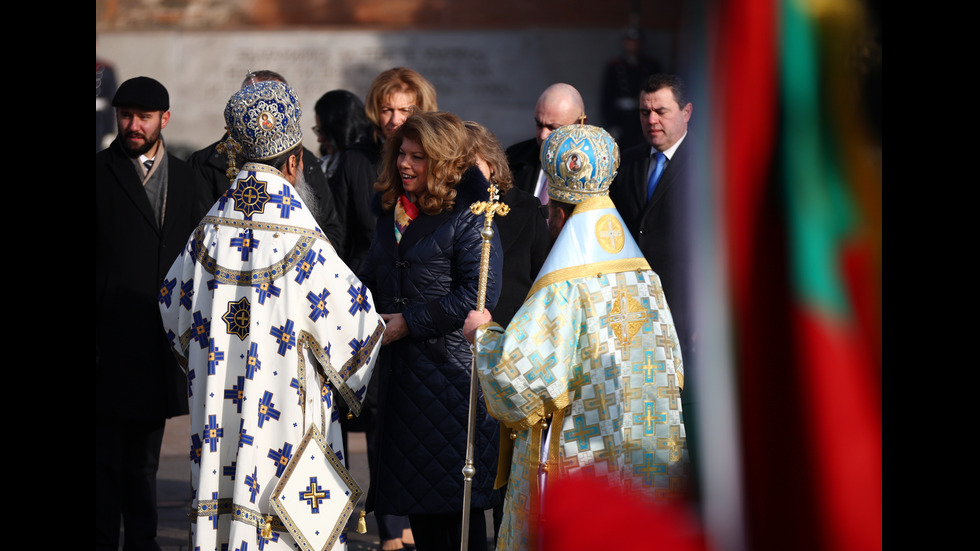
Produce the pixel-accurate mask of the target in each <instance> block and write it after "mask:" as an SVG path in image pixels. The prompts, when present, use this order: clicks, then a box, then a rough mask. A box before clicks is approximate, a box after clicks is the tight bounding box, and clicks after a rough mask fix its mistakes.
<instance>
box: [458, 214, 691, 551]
mask: <svg viewBox="0 0 980 551" xmlns="http://www.w3.org/2000/svg"><path fill="white" fill-rule="evenodd" d="M476 342H477V352H478V358H477V363H478V372H479V377H480V384H481V385H482V386H483V392H484V396H485V397H486V400H487V403H488V406H489V410H490V412H491V414H492V415H493V416H494V417H496V418H497V419H499V420H500V421H501V422H502V423H504V424H505V425H506V426H507V427H508V428H510V429H512V431H513V434H514V435H515V437H514V440H513V451H512V454H511V456H510V458H511V462H510V469H509V473H507V472H506V458H505V451H504V449H503V447H504V446H503V444H506V442H504V441H503V440H504V439H503V438H502V449H501V469H500V470H498V485H500V484H503V482H504V479H505V477H507V476H508V475H509V483H508V486H507V497H506V501H505V503H504V519H503V525H502V526H501V528H500V534H499V536H498V544H497V549H503V550H512V549H536V548H537V545H538V542H537V536H536V526H537V523H538V521H539V515H540V514H541V511H540V507H539V504H540V498H541V496H540V490H539V480H540V479H539V474H541V473H547V481H548V483H550V482H553V481H554V480H556V479H557V478H559V477H561V476H564V475H570V474H584V475H591V476H595V477H597V478H600V479H602V480H605V481H607V482H608V483H609V484H611V485H613V486H615V487H619V488H623V489H625V490H627V491H630V492H637V493H640V494H643V495H646V496H648V497H650V498H652V499H665V498H670V497H674V496H677V495H679V493H680V491H681V487H682V486H683V480H684V478H685V476H686V464H687V448H686V444H685V432H684V422H683V417H682V413H681V412H682V409H681V399H680V390H681V387H682V386H683V381H684V378H683V366H682V360H681V351H680V347H679V345H678V341H677V336H676V334H675V331H674V325H673V321H672V319H671V315H670V309H669V308H668V307H667V302H666V300H665V297H664V294H663V290H662V288H661V286H660V279H659V277H658V276H657V274H655V273H654V272H653V271H652V270H651V269H650V266H649V265H648V264H647V262H646V260H645V259H644V258H643V254H642V253H641V252H640V250H639V248H638V247H637V246H636V243H635V242H634V241H633V239H632V237H631V236H630V235H629V233H628V231H626V229H625V225H624V224H623V220H622V218H621V217H620V216H619V213H618V212H617V211H616V208H615V206H614V205H613V203H612V201H611V200H610V199H609V198H608V197H605V196H600V197H595V198H592V199H588V200H586V201H584V202H582V203H579V204H578V205H577V206H576V208H575V211H574V212H573V214H572V216H571V217H570V218H569V219H568V221H567V222H566V224H565V227H564V228H563V229H562V232H561V234H560V235H559V237H558V240H557V241H556V243H555V246H554V247H553V248H552V250H551V253H550V255H549V256H548V259H547V260H546V261H545V264H544V266H543V267H542V269H541V271H540V273H539V275H538V279H537V281H536V282H535V284H534V285H533V286H532V288H531V291H530V292H529V293H528V298H527V300H526V301H525V302H524V305H523V306H522V308H521V309H520V310H519V311H518V312H517V314H516V315H515V316H514V318H513V320H511V322H510V325H509V326H508V327H507V329H506V331H505V330H504V329H502V328H501V327H500V326H499V325H497V324H494V323H489V324H486V325H484V326H482V327H481V328H480V329H479V330H478V331H477V336H476ZM546 425H550V426H551V428H550V432H551V433H550V437H549V444H548V447H547V449H542V447H543V445H544V442H543V440H542V435H543V432H544V431H543V429H544V427H545V426H546ZM545 491H547V489H546V488H545ZM584 518H585V517H583V520H584Z"/></svg>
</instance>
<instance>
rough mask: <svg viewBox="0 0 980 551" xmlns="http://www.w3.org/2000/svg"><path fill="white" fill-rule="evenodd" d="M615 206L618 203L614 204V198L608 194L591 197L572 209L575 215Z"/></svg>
mask: <svg viewBox="0 0 980 551" xmlns="http://www.w3.org/2000/svg"><path fill="white" fill-rule="evenodd" d="M614 208H616V205H615V204H613V202H612V199H610V198H609V196H608V195H600V196H599V197H590V198H588V199H586V200H585V201H582V202H581V203H578V204H577V205H575V210H573V211H572V215H573V216H574V215H576V214H581V213H583V212H588V211H590V210H598V209H614Z"/></svg>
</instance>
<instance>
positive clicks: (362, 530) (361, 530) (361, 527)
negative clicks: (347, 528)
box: [357, 509, 367, 534]
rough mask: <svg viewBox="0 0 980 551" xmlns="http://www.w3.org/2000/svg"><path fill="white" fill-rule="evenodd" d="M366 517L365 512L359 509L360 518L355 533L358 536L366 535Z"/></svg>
mask: <svg viewBox="0 0 980 551" xmlns="http://www.w3.org/2000/svg"><path fill="white" fill-rule="evenodd" d="M366 516H367V511H365V510H364V509H361V516H360V518H358V519H357V533H358V534H367V522H366V521H365V520H364V517H366Z"/></svg>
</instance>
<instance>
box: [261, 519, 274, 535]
mask: <svg viewBox="0 0 980 551" xmlns="http://www.w3.org/2000/svg"><path fill="white" fill-rule="evenodd" d="M262 537H263V538H265V539H269V538H271V537H272V515H266V516H265V517H263V518H262Z"/></svg>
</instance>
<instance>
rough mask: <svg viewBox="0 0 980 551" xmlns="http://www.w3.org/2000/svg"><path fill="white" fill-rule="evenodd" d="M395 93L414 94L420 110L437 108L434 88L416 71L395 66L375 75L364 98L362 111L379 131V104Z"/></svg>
mask: <svg viewBox="0 0 980 551" xmlns="http://www.w3.org/2000/svg"><path fill="white" fill-rule="evenodd" d="M395 93H403V94H412V95H413V96H415V107H416V108H417V109H418V110H420V111H435V110H437V109H439V106H438V105H437V103H436V88H435V86H433V85H432V83H431V82H429V81H428V80H426V79H425V77H423V76H422V75H420V74H418V73H417V72H415V71H413V70H411V69H407V68H405V67H395V68H393V69H388V70H387V71H384V72H382V73H381V74H380V75H378V76H377V77H375V79H374V82H372V83H371V87H370V88H368V92H367V97H366V98H364V112H365V113H367V116H368V118H369V119H371V122H372V123H373V124H374V128H375V130H376V131H378V132H381V104H382V103H384V101H385V100H386V99H388V97H389V96H391V95H392V94H395Z"/></svg>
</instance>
